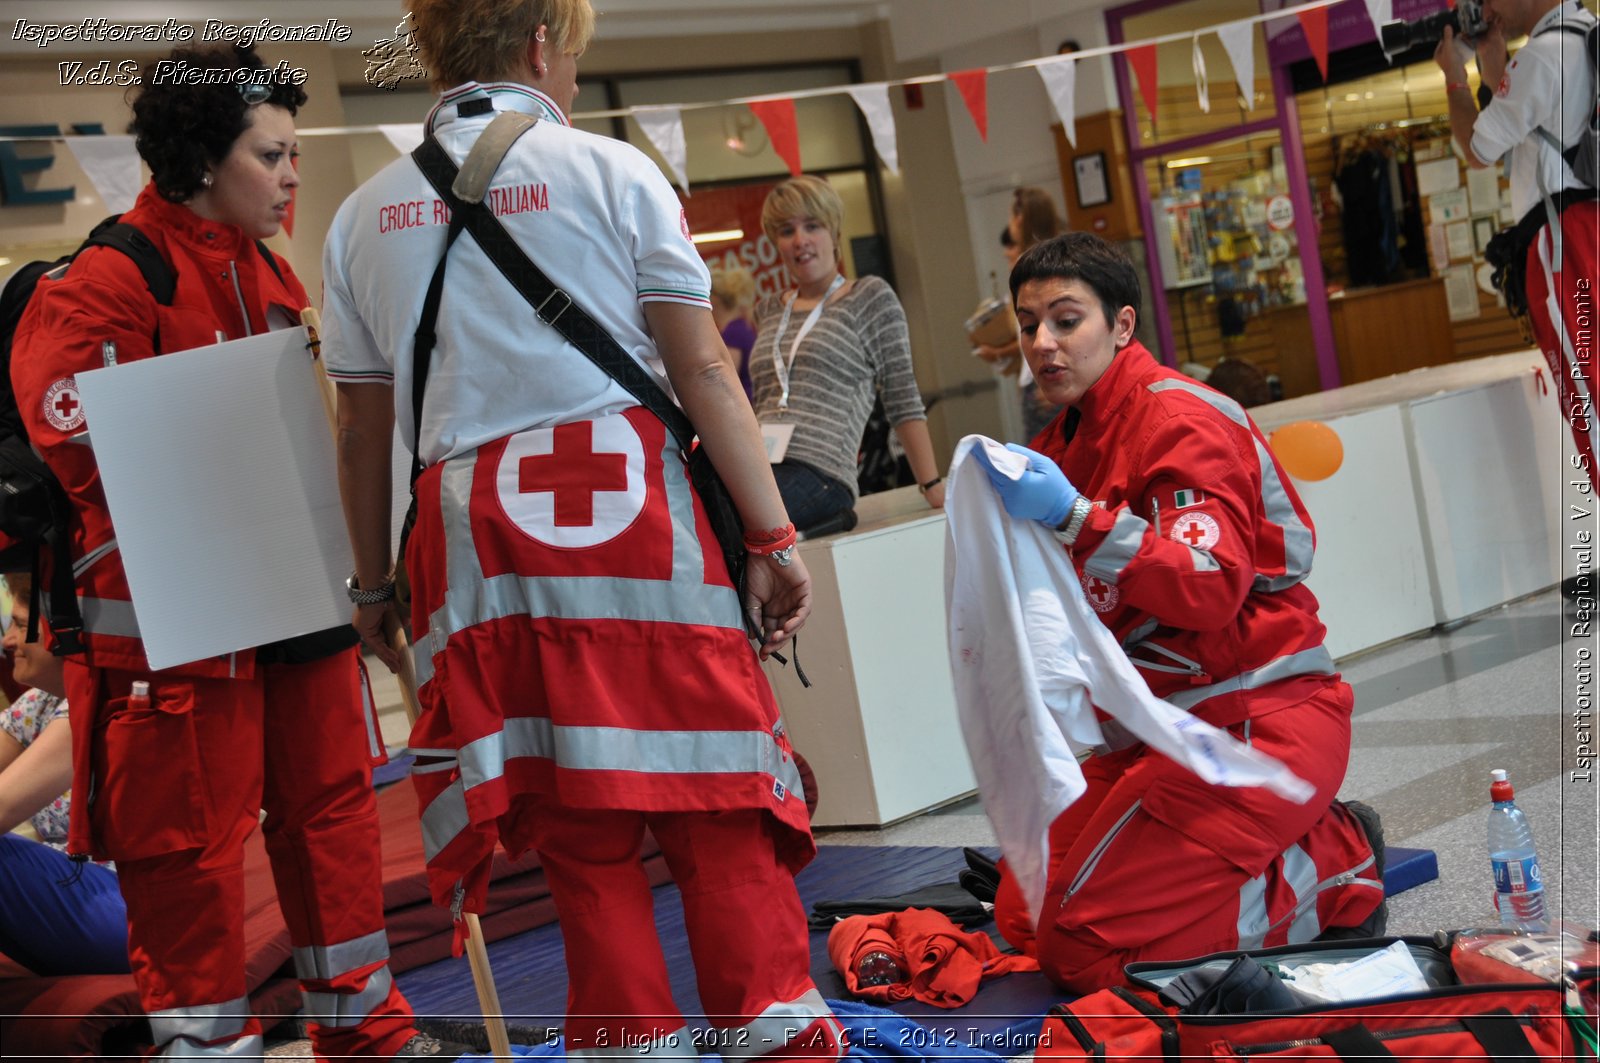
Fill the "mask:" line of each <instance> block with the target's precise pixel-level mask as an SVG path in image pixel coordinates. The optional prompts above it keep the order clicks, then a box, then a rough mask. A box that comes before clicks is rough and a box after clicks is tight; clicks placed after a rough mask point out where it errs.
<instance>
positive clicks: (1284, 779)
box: [945, 435, 1313, 925]
mask: <svg viewBox="0 0 1600 1063" xmlns="http://www.w3.org/2000/svg"><path fill="white" fill-rule="evenodd" d="M980 447H981V448H983V453H984V455H986V456H987V460H988V462H989V463H990V464H991V465H993V466H994V467H995V468H996V469H998V470H1000V471H1001V472H1002V473H1003V474H1005V475H1008V476H1010V477H1011V478H1012V479H1016V478H1018V477H1020V476H1021V475H1022V473H1023V471H1024V470H1025V469H1026V468H1027V459H1025V458H1024V457H1022V456H1021V455H1019V454H1015V453H1013V452H1011V451H1009V450H1006V449H1005V447H1003V446H1002V445H1000V444H999V443H996V442H995V441H994V440H992V439H989V438H987V437H985V436H979V435H970V436H967V437H966V438H964V439H963V440H961V442H960V444H959V445H958V446H957V447H956V453H955V458H954V460H953V461H952V463H951V469H950V476H949V489H948V491H947V493H946V498H945V513H946V516H947V528H948V531H947V532H946V539H945V602H946V606H947V609H948V612H949V620H950V669H951V672H952V673H953V678H954V681H955V692H956V708H957V712H958V714H959V716H960V719H961V730H962V734H963V736H964V737H965V739H966V744H967V755H968V756H969V757H970V758H971V760H972V767H973V772H974V774H975V775H976V776H977V780H978V791H979V793H980V794H981V795H982V797H983V805H984V810H985V811H986V812H987V813H988V815H989V820H990V822H991V823H992V824H993V825H994V830H995V835H996V837H997V838H998V839H999V841H1000V848H1001V850H1002V851H1003V852H1004V853H1005V857H1006V863H1007V865H1008V866H1009V867H1010V868H1011V873H1012V874H1013V875H1014V876H1015V877H1016V880H1017V884H1018V886H1019V887H1020V888H1021V890H1022V894H1023V897H1024V898H1025V899H1026V900H1027V902H1028V906H1029V908H1030V910H1031V911H1032V912H1033V914H1034V919H1035V925H1037V921H1038V916H1039V911H1040V908H1041V907H1042V906H1043V904H1044V892H1045V885H1046V883H1045V878H1046V874H1047V872H1048V869H1049V865H1048V861H1049V831H1050V824H1051V823H1053V822H1054V821H1055V819H1056V817H1057V816H1059V815H1060V814H1061V813H1062V811H1064V810H1065V809H1066V807H1067V806H1068V805H1070V804H1071V803H1072V802H1073V801H1075V800H1077V799H1078V797H1080V796H1081V795H1082V794H1083V791H1084V788H1085V784H1084V781H1083V773H1082V772H1081V771H1079V769H1078V760H1077V753H1078V752H1080V751H1083V750H1087V749H1091V748H1093V747H1095V746H1097V745H1101V744H1102V738H1101V734H1100V726H1099V724H1098V723H1097V722H1096V720H1095V715H1094V708H1093V707H1094V706H1096V705H1097V706H1099V707H1100V709H1101V710H1102V711H1104V712H1105V713H1106V714H1107V715H1109V716H1111V717H1112V718H1114V719H1115V720H1117V722H1118V723H1120V724H1121V725H1122V726H1123V727H1125V728H1127V730H1128V731H1129V732H1130V733H1131V734H1133V735H1134V737H1136V738H1138V739H1139V740H1140V741H1141V742H1144V743H1145V744H1146V745H1148V746H1150V747H1151V748H1152V749H1155V750H1158V751H1160V752H1161V753H1164V754H1166V755H1167V756H1168V757H1171V758H1172V759H1173V760H1174V761H1176V762H1177V763H1179V764H1182V765H1184V766H1185V767H1187V768H1189V769H1190V770H1191V771H1193V772H1194V773H1195V774H1196V775H1198V776H1199V777H1200V778H1202V779H1204V780H1205V781H1207V782H1209V783H1214V784H1216V785H1219V786H1266V787H1268V788H1269V789H1271V790H1272V791H1273V792H1274V793H1277V794H1279V795H1281V796H1282V797H1284V798H1286V799H1287V800H1290V801H1295V802H1299V803H1303V802H1305V801H1307V800H1308V799H1309V798H1310V797H1311V794H1312V792H1313V790H1312V787H1311V785H1310V784H1309V783H1307V782H1306V781H1305V780H1304V779H1301V778H1300V777H1299V776H1297V775H1295V774H1294V773H1293V772H1291V771H1290V770H1289V769H1288V768H1286V767H1285V766H1284V765H1283V764H1282V763H1280V762H1279V761H1277V760H1276V759H1274V758H1272V757H1269V756H1266V755H1265V754H1263V753H1258V752H1256V751H1255V750H1254V749H1251V748H1250V747H1249V746H1246V745H1244V744H1243V743H1241V742H1238V741H1236V740H1235V739H1234V738H1233V737H1232V736H1231V735H1229V734H1228V733H1227V732H1226V731H1223V730H1221V729H1219V728H1216V727H1213V726H1212V725H1210V724H1208V723H1205V722H1204V721H1202V720H1200V719H1197V718H1196V717H1194V716H1191V715H1190V714H1189V713H1188V712H1186V711H1184V710H1183V709H1180V708H1178V707H1177V706H1175V705H1172V704H1169V703H1168V702H1165V701H1162V700H1161V699H1159V698H1157V697H1156V696H1155V695H1154V694H1152V693H1150V687H1149V686H1148V685H1147V684H1146V683H1145V681H1144V678H1143V677H1142V676H1140V675H1139V673H1138V672H1136V671H1135V670H1134V667H1133V665H1132V663H1131V662H1129V660H1128V656H1127V654H1125V653H1124V652H1123V651H1122V647H1121V646H1119V645H1118V644H1117V640H1116V638H1115V637H1114V636H1113V635H1112V634H1111V631H1110V630H1109V629H1108V628H1107V627H1106V626H1105V625H1104V624H1102V623H1101V622H1100V619H1099V617H1098V616H1096V615H1095V612H1094V610H1093V609H1092V608H1090V606H1089V604H1088V602H1087V601H1086V600H1085V599H1084V596H1083V588H1082V586H1081V585H1080V584H1079V582H1078V574H1077V573H1076V572H1075V571H1074V570H1073V567H1072V562H1071V561H1070V560H1069V559H1068V557H1067V554H1066V550H1065V549H1064V548H1063V547H1062V545H1061V544H1060V543H1059V542H1057V541H1056V539H1055V537H1054V536H1052V535H1051V534H1050V533H1049V531H1048V530H1047V529H1046V528H1045V527H1044V526H1043V525H1041V524H1040V523H1039V522H1038V521H1032V520H1015V519H1013V518H1012V517H1010V516H1008V515H1007V514H1006V511H1005V508H1004V506H1002V505H1001V503H1000V496H999V495H998V494H997V493H996V492H995V490H994V488H993V486H992V485H991V484H990V482H989V477H988V474H987V472H986V471H985V469H984V468H983V462H984V460H985V459H984V457H982V456H980V455H979V454H978V453H977V452H976V449H977V448H980Z"/></svg>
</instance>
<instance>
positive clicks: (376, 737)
mask: <svg viewBox="0 0 1600 1063" xmlns="http://www.w3.org/2000/svg"><path fill="white" fill-rule="evenodd" d="M355 661H356V674H357V675H359V676H360V677H361V722H362V723H363V724H365V725H366V728H367V752H368V753H369V754H371V756H372V757H373V759H377V758H379V757H382V756H383V732H382V729H381V725H380V724H379V723H378V699H377V698H376V697H374V696H373V693H372V676H370V675H368V674H367V663H366V662H365V661H363V660H362V659H361V657H360V656H359V655H358V656H357V657H356V659H355Z"/></svg>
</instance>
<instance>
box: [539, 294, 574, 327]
mask: <svg viewBox="0 0 1600 1063" xmlns="http://www.w3.org/2000/svg"><path fill="white" fill-rule="evenodd" d="M558 295H559V296H560V297H561V298H563V299H565V300H566V302H565V303H564V304H563V305H562V307H561V309H559V310H557V311H556V312H555V313H554V314H551V315H550V316H549V317H545V315H544V308H545V307H547V306H549V305H550V300H552V299H554V298H555V297H556V296H558ZM571 308H572V296H570V295H568V294H567V293H566V292H564V291H562V290H561V289H560V288H555V289H552V290H551V292H550V294H549V295H547V296H545V297H544V299H543V300H542V301H540V303H539V305H538V306H536V307H534V308H533V312H534V314H535V315H536V316H537V317H538V318H539V320H540V321H543V322H544V323H545V324H546V325H554V324H555V323H556V319H557V318H559V317H560V316H561V315H562V314H565V313H566V312H567V311H568V310H570V309H571Z"/></svg>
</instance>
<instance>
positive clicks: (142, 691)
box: [129, 679, 150, 698]
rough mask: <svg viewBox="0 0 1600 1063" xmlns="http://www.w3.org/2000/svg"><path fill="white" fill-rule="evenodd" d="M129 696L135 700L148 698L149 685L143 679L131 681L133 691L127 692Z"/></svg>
mask: <svg viewBox="0 0 1600 1063" xmlns="http://www.w3.org/2000/svg"><path fill="white" fill-rule="evenodd" d="M129 694H130V695H131V696H133V697H136V698H148V697H149V696H150V684H149V683H147V682H145V681H144V680H143V679H135V680H134V681H133V689H132V690H131V691H129Z"/></svg>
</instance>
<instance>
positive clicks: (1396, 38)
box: [1379, 0, 1489, 55]
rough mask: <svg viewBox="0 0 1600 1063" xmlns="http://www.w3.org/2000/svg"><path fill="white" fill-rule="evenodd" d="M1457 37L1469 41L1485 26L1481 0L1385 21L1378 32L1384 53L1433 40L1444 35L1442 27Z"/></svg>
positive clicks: (1403, 50) (1476, 37)
mask: <svg viewBox="0 0 1600 1063" xmlns="http://www.w3.org/2000/svg"><path fill="white" fill-rule="evenodd" d="M1446 26H1448V27H1450V29H1452V30H1454V31H1455V34H1456V36H1457V37H1459V38H1461V39H1462V40H1464V41H1466V42H1467V43H1468V44H1471V43H1473V42H1474V41H1476V40H1477V39H1478V37H1479V36H1480V35H1481V34H1482V33H1483V32H1484V31H1485V30H1487V29H1488V28H1489V23H1488V21H1487V20H1486V19H1485V18H1484V15H1483V0H1458V2H1457V3H1456V6H1455V7H1454V8H1447V9H1446V10H1444V11H1435V12H1434V13H1433V14H1431V15H1426V16H1424V17H1423V18H1419V19H1415V20H1413V21H1411V22H1403V21H1400V20H1396V21H1394V22H1385V23H1384V24H1383V29H1382V30H1381V31H1380V32H1379V36H1380V37H1381V39H1382V41H1383V51H1384V54H1386V55H1399V54H1400V53H1401V52H1408V51H1410V50H1411V49H1413V48H1416V47H1418V46H1419V45H1424V44H1433V43H1435V42H1437V41H1438V40H1439V38H1440V37H1443V36H1444V31H1445V27H1446Z"/></svg>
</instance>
